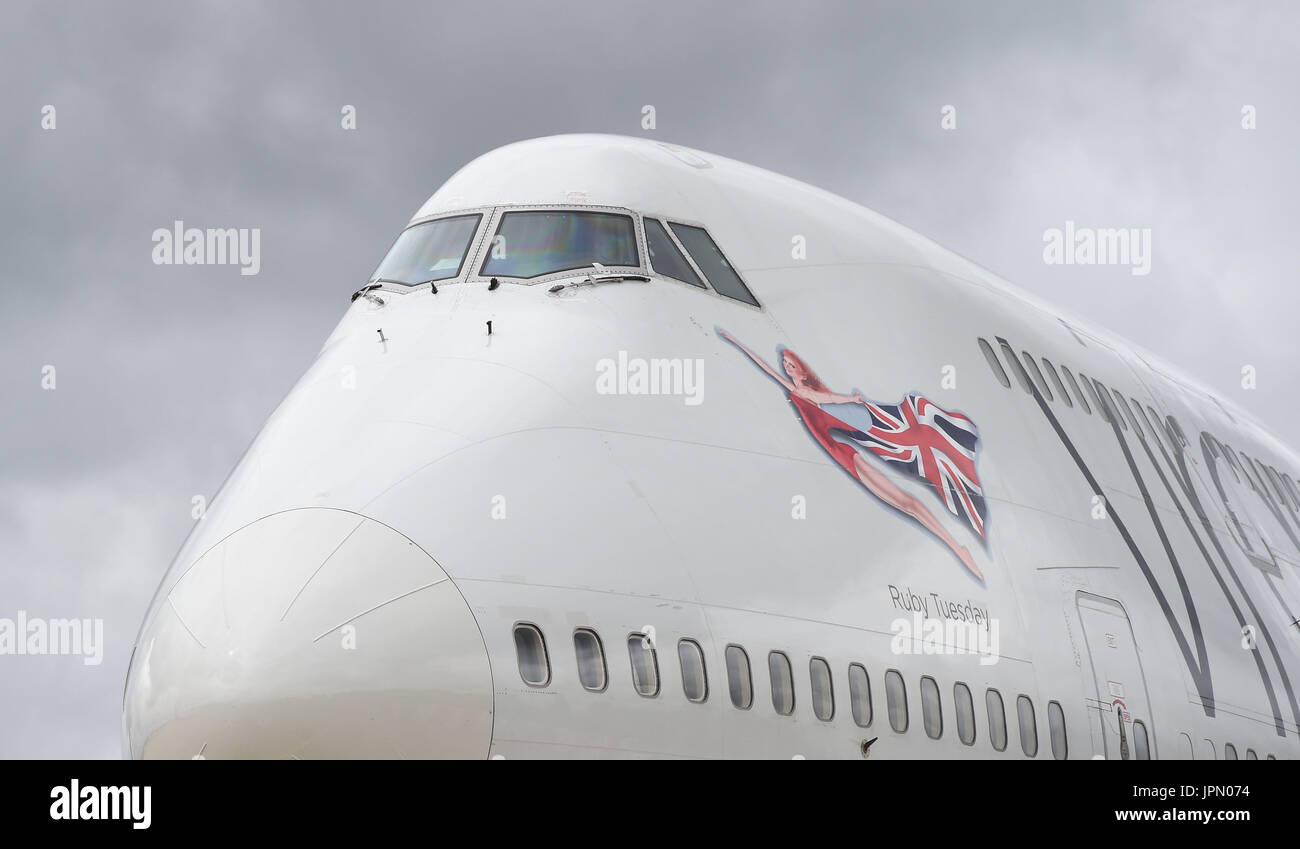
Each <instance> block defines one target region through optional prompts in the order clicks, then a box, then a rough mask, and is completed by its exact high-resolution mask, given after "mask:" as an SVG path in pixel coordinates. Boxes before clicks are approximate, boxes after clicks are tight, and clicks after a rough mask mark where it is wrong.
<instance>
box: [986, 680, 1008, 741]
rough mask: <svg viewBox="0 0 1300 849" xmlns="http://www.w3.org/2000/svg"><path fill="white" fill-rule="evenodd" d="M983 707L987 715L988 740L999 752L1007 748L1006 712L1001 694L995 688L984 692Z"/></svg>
mask: <svg viewBox="0 0 1300 849" xmlns="http://www.w3.org/2000/svg"><path fill="white" fill-rule="evenodd" d="M984 709H985V711H987V712H988V715H989V742H990V743H991V744H993V748H994V749H996V750H997V751H999V752H1005V751H1006V749H1007V712H1006V709H1005V708H1004V707H1003V706H1002V694H1001V693H999V692H998V691H997V690H986V691H985V692H984Z"/></svg>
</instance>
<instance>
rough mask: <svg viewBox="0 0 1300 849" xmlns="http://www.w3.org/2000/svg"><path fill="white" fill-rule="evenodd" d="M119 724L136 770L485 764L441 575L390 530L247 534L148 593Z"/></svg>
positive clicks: (271, 526)
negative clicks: (251, 762)
mask: <svg viewBox="0 0 1300 849" xmlns="http://www.w3.org/2000/svg"><path fill="white" fill-rule="evenodd" d="M146 622H147V624H146V626H145V628H144V631H143V632H142V634H141V637H140V641H139V642H138V643H137V645H136V650H135V657H134V660H133V662H132V665H131V671H130V673H129V676H128V679H127V692H126V700H125V704H124V708H123V710H124V717H123V724H124V730H125V733H126V745H127V748H128V751H129V753H130V755H131V756H132V757H136V758H186V759H188V758H194V757H196V756H200V755H201V756H202V757H205V758H353V757H366V758H433V757H444V758H483V757H486V755H487V752H488V747H489V745H490V743H491V736H492V676H491V671H490V669H489V666H488V659H487V651H486V648H485V647H484V644H483V638H482V635H481V634H480V633H479V630H478V625H477V624H476V622H475V620H474V617H473V614H472V613H471V612H470V610H469V607H468V605H466V603H465V600H464V598H462V596H461V594H460V592H459V591H458V590H457V589H456V586H455V584H454V583H453V582H452V581H451V580H450V578H449V577H448V576H447V573H446V572H444V571H443V570H442V567H440V566H439V565H438V564H437V563H436V562H435V561H434V560H433V558H431V557H430V556H429V555H427V554H425V553H424V551H422V550H421V549H420V548H419V547H418V546H416V545H415V544H414V543H413V542H411V541H410V540H409V539H407V538H406V537H404V536H402V535H401V534H400V533H398V532H397V531H394V530H393V529H392V528H389V527H387V526H386V525H383V524H380V523H379V522H375V521H373V520H371V519H367V518H365V517H363V516H359V515H357V514H356V513H350V512H347V511H344V510H331V509H322V508H309V509H302V510H290V511H286V512H283V513H276V514H274V515H271V516H267V517H266V518H263V519H260V520H258V521H256V522H253V523H252V524H250V525H247V526H245V527H243V528H242V529H240V530H238V531H236V532H235V533H233V534H231V535H230V536H228V537H226V538H225V539H224V540H222V541H221V542H220V543H218V544H217V545H215V546H213V547H212V548H211V549H210V550H208V551H207V552H206V553H205V554H204V555H203V556H202V557H200V558H199V559H198V560H197V561H196V562H195V563H194V565H193V566H192V567H191V568H190V569H189V570H188V571H187V572H185V574H184V575H183V576H182V577H181V578H180V579H179V580H178V581H177V582H176V584H175V585H174V586H173V587H172V589H171V591H170V592H168V593H160V594H159V596H158V598H157V600H156V601H155V609H154V610H151V611H150V613H149V618H148V619H147V620H146Z"/></svg>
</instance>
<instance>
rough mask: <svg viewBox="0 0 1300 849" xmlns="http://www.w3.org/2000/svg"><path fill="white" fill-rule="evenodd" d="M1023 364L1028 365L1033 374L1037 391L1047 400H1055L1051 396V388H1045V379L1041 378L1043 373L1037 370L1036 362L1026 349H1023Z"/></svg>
mask: <svg viewBox="0 0 1300 849" xmlns="http://www.w3.org/2000/svg"><path fill="white" fill-rule="evenodd" d="M1023 353H1024V357H1025V365H1026V366H1028V367H1029V373H1030V374H1031V375H1033V376H1034V385H1036V386H1037V387H1038V392H1039V394H1041V395H1042V396H1043V397H1044V398H1046V399H1047V400H1048V401H1053V400H1055V399H1054V398H1053V397H1052V390H1050V389H1048V388H1047V381H1045V380H1043V373H1042V372H1041V371H1039V370H1038V364H1037V363H1035V362H1034V358H1033V357H1032V356H1031V355H1030V353H1029V352H1028V351H1024V352H1023Z"/></svg>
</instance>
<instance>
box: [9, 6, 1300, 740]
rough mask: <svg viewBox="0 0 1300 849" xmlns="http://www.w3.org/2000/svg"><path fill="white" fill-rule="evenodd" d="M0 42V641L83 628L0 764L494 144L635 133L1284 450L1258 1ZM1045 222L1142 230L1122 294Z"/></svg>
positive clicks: (110, 656)
mask: <svg viewBox="0 0 1300 849" xmlns="http://www.w3.org/2000/svg"><path fill="white" fill-rule="evenodd" d="M742 10H743V11H742ZM0 20H2V21H3V26H0V80H3V84H2V85H0V154H2V155H0V185H3V192H2V193H0V260H2V264H0V283H2V285H3V301H2V303H3V308H0V397H3V399H4V403H3V407H0V618H4V617H10V618H12V617H14V616H16V614H17V611H18V610H26V611H28V612H29V614H30V615H32V616H41V617H45V618H63V617H100V618H103V620H104V623H105V638H104V639H105V645H104V660H103V663H102V664H100V665H98V666H86V665H84V664H83V663H82V661H81V660H80V659H78V658H75V657H57V658H50V657H12V656H0V693H2V694H3V695H4V698H0V757H47V756H55V757H59V756H62V757H117V756H118V755H119V753H120V743H119V713H120V705H121V697H122V686H123V680H124V677H125V671H126V664H127V659H128V656H129V654H130V650H131V642H132V640H133V639H134V637H135V633H136V630H137V628H138V626H139V623H140V620H141V618H142V616H143V614H144V611H145V607H146V606H147V604H148V601H149V598H150V596H151V595H152V592H153V589H154V587H155V585H156V584H157V582H158V580H159V579H160V578H161V576H162V574H163V571H164V569H165V568H166V566H167V564H168V561H169V560H170V559H171V557H172V555H173V554H174V553H175V550H176V549H177V547H178V546H179V545H180V543H181V541H182V540H183V539H184V537H185V535H186V534H187V533H188V531H189V528H190V526H191V524H192V521H193V520H192V519H191V512H190V511H191V499H192V498H193V497H194V496H195V495H210V494H211V493H212V492H213V491H214V490H215V489H216V488H217V487H218V486H219V485H220V483H221V481H222V479H223V478H224V477H225V474H226V473H227V472H228V471H229V469H230V468H231V466H233V464H234V463H235V461H236V460H237V459H238V457H239V455H240V453H241V452H242V451H243V449H244V448H245V447H246V445H247V444H248V442H249V441H250V440H251V438H252V437H253V436H254V434H255V433H256V432H257V430H258V428H259V427H260V425H261V424H262V422H263V420H264V419H265V418H266V416H267V415H268V414H269V413H270V411H271V410H272V409H273V408H274V406H275V405H276V404H277V403H278V402H279V400H280V399H281V398H282V397H283V395H284V393H285V392H286V391H287V390H288V389H289V387H290V386H291V385H292V384H293V382H294V381H295V380H296V378H297V377H298V376H299V375H300V374H301V373H302V372H303V371H304V370H305V368H306V367H307V365H308V364H309V363H310V362H311V360H312V358H313V356H314V355H315V353H316V351H317V350H318V349H319V347H320V344H321V342H322V341H323V340H324V338H325V336H326V335H327V334H328V333H329V331H330V330H331V328H332V327H333V325H334V324H335V322H336V321H337V320H338V318H339V317H340V316H341V315H342V313H343V311H344V310H345V308H346V307H347V304H348V296H349V294H350V293H351V292H352V291H353V290H354V289H355V288H356V287H357V286H358V285H359V284H360V283H362V282H364V280H365V279H366V276H367V275H368V274H369V273H370V272H371V271H372V270H373V268H374V266H375V264H376V263H377V261H378V260H379V258H380V256H381V255H382V253H383V252H384V250H385V249H386V248H387V247H388V245H389V244H390V242H391V240H392V239H393V237H394V236H395V235H396V233H397V232H398V231H399V229H400V228H401V226H402V225H403V223H404V222H405V221H406V220H407V218H408V217H409V216H410V215H411V214H412V212H414V210H415V209H416V208H417V207H418V206H419V205H420V204H421V202H423V201H424V200H425V198H426V197H428V195H430V194H432V192H433V191H434V189H436V188H437V186H438V185H439V184H440V183H441V182H442V181H443V180H444V179H446V178H447V177H448V176H450V175H451V173H452V172H453V171H455V170H456V169H457V168H458V167H459V166H460V165H462V164H463V163H464V162H466V161H468V160H469V159H471V158H473V157H474V156H476V155H477V154H479V153H481V152H484V151H486V150H489V149H491V148H494V147H497V146H499V145H501V144H504V143H507V142H510V141H514V140H517V139H521V138H528V137H532V136H541V135H549V134H553V133H563V132H610V133H622V134H628V135H652V136H653V137H654V138H657V139H662V140H667V141H673V142H678V143H681V144H685V145H689V146H692V147H697V148H702V149H704V150H708V151H713V152H716V153H720V154H723V155H726V156H730V157H733V158H736V159H740V160H744V161H749V162H752V163H754V164H756V165H760V166H763V167H766V168H770V169H772V170H775V171H779V172H783V173H786V174H789V175H791V176H794V177H797V178H799V179H802V180H805V181H807V182H810V183H813V184H815V185H818V186H822V187H825V188H828V189H830V190H832V191H835V192H837V193H839V194H842V195H844V196H846V197H848V198H850V199H852V200H855V201H857V202H859V203H862V204H864V205H866V206H869V207H871V208H873V209H875V210H877V211H879V212H882V213H884V214H886V215H888V216H890V217H892V218H894V219H896V220H898V221H900V222H901V223H903V224H905V225H907V226H909V227H912V228H913V229H915V230H918V231H920V232H921V233H924V234H925V235H927V236H929V237H931V238H933V239H935V240H936V241H938V242H939V243H940V244H942V245H945V246H947V247H949V248H952V249H953V250H956V251H957V252H959V253H961V254H963V255H965V256H967V257H969V258H970V259H972V260H974V261H976V262H978V263H980V264H981V265H983V266H985V267H987V268H989V269H991V270H993V271H994V272H996V273H998V274H1000V275H1001V276H1003V277H1005V278H1007V279H1009V280H1011V281H1012V282H1014V283H1016V284H1018V285H1020V286H1023V287H1025V288H1027V289H1029V290H1031V291H1033V292H1035V293H1036V294H1038V295H1040V296H1042V297H1044V298H1046V299H1047V300H1049V301H1054V302H1056V303H1058V304H1060V305H1062V306H1064V307H1066V308H1067V309H1068V310H1070V311H1073V312H1075V313H1076V314H1080V315H1083V316H1085V317H1086V318H1089V319H1091V320H1093V321H1094V322H1096V323H1098V324H1101V325H1103V326H1107V327H1110V328H1111V329H1112V330H1114V331H1116V332H1118V333H1119V334H1121V335H1123V336H1127V337H1128V338H1130V339H1133V340H1135V341H1137V342H1139V343H1140V344H1142V345H1143V346H1144V347H1146V348H1148V349H1150V350H1152V351H1154V352H1156V353H1157V354H1160V355H1162V356H1163V357H1165V358H1166V359H1168V360H1169V361H1171V362H1173V363H1175V364H1177V365H1180V366H1182V367H1184V368H1185V369H1186V370H1188V371H1189V372H1191V373H1192V374H1194V375H1196V376H1197V377H1199V378H1200V379H1201V380H1202V381H1203V382H1204V383H1206V384H1207V385H1209V386H1211V387H1212V388H1214V389H1215V390H1216V391H1218V392H1219V393H1221V394H1222V395H1223V396H1225V397H1228V398H1231V399H1232V400H1234V401H1236V402H1238V403H1240V404H1242V405H1243V406H1245V407H1246V408H1247V409H1249V410H1251V411H1253V412H1255V413H1256V414H1257V415H1258V416H1259V417H1260V418H1262V419H1263V420H1264V421H1265V422H1267V423H1269V424H1270V425H1271V426H1272V427H1273V428H1274V430H1275V431H1276V432H1278V433H1279V434H1280V435H1281V436H1282V437H1284V438H1285V439H1287V440H1289V441H1290V442H1292V443H1293V444H1296V443H1300V423H1298V421H1297V419H1296V418H1295V417H1294V414H1295V413H1296V411H1297V404H1296V402H1295V401H1294V400H1293V394H1294V393H1295V392H1296V390H1297V389H1300V375H1298V374H1297V370H1296V368H1295V365H1294V362H1295V357H1294V353H1295V343H1294V338H1295V332H1296V328H1295V316H1296V315H1297V312H1298V307H1300V288H1297V287H1296V286H1295V285H1293V281H1294V277H1295V261H1294V245H1295V244H1296V236H1295V233H1294V232H1293V230H1292V228H1294V227H1296V226H1297V225H1300V213H1297V210H1296V206H1295V201H1296V199H1297V198H1300V157H1297V156H1296V150H1297V149H1300V110H1297V108H1296V97H1295V96H1296V94H1297V84H1296V80H1300V53H1298V52H1297V50H1296V40H1297V33H1300V27H1298V26H1297V25H1298V24H1300V7H1297V6H1296V5H1295V4H1292V3H1278V4H1276V5H1270V4H1264V3H1252V4H1248V5H1239V4H1234V5H1229V4H1227V3H1222V4H1211V3H1191V2H1172V3H1164V4H1157V3H1142V4H1131V3H1113V4H1112V3H1098V2H1090V3H1087V4H1078V3H1075V2H1064V3H1059V4H1057V3H1048V2H1043V0H1034V2H1025V3H1010V2H998V3H992V2H988V3H979V2H969V0H966V1H965V2H953V3H915V2H912V3H865V2H853V3H844V4H831V3H806V4H805V3H799V4H795V3H774V2H746V3H743V4H741V3H736V2H723V3H709V2H705V1H704V0H687V1H686V2H677V0H660V2H653V3H649V2H626V3H625V2H608V0H602V2H595V0H589V2H570V1H569V0H546V2H540V3H539V2H514V1H513V0H503V2H500V3H482V2H467V3H453V2H447V1H446V0H438V2H431V3H420V4H415V3H385V2H378V3H376V2H367V3H365V4H361V3H356V4H343V3H290V2H276V3H264V4H251V3H230V2H221V3H211V4H207V3H189V2H165V3H145V2H123V3H116V4H99V3H59V2H45V3H39V4H27V3H21V2H8V3H6V4H5V5H4V8H3V11H0ZM344 104H352V105H354V106H355V107H356V112H357V129H356V130H355V131H345V130H343V129H342V128H341V126H340V109H341V108H342V107H343V105H344ZM646 104H651V105H654V106H655V108H656V112H657V128H656V129H655V130H654V131H653V133H646V132H645V131H643V130H642V129H641V109H642V106H644V105H646ZM46 105H52V106H54V107H55V112H54V117H55V128H54V129H42V126H41V122H42V109H43V107H45V106H46ZM945 105H952V106H954V107H955V108H956V116H957V127H956V129H955V130H944V129H942V128H941V127H940V118H941V114H940V111H941V109H942V108H943V107H944V106H945ZM1245 105H1251V106H1253V107H1254V108H1255V112H1256V116H1257V118H1256V120H1257V128H1256V129H1254V130H1245V129H1243V128H1242V108H1243V106H1245ZM176 219H181V220H184V221H185V222H187V223H188V224H190V225H192V226H198V227H259V228H261V231H262V268H261V273H260V274H259V275H257V276H241V275H240V274H239V273H238V270H237V269H236V268H234V267H228V266H227V267H211V266H207V267H204V266H179V267H176V266H155V265H154V264H153V263H152V261H151V250H152V247H153V245H152V242H151V234H152V232H153V231H154V229H156V228H159V227H169V226H170V225H171V222H172V221H174V220H176ZM1066 220H1073V221H1075V222H1077V223H1079V224H1080V225H1081V226H1092V227H1149V228H1151V231H1152V244H1153V263H1152V271H1151V273H1150V274H1149V275H1148V276H1145V277H1134V276H1132V275H1131V274H1130V273H1129V272H1128V270H1127V269H1125V268H1114V267H1111V268H1105V267H1095V268H1081V267H1071V268H1064V267H1049V266H1046V265H1044V263H1043V260H1042V249H1043V233H1044V231H1045V230H1046V229H1048V228H1051V227H1061V226H1063V224H1064V222H1065V221H1066ZM1247 364H1249V365H1253V366H1254V367H1255V368H1256V369H1257V374H1258V389H1256V390H1254V391H1244V390H1242V389H1241V386H1240V374H1241V369H1242V366H1243V365H1247ZM50 365H52V366H54V367H55V372H54V375H55V379H56V383H55V388H54V389H53V390H49V389H43V388H42V373H43V372H42V370H43V369H44V368H45V367H46V366H50ZM14 696H16V697H14Z"/></svg>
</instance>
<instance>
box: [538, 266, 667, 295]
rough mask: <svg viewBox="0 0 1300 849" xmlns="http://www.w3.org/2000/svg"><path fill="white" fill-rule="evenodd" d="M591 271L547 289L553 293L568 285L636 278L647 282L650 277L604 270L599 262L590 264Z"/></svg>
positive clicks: (592, 284)
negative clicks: (579, 278) (583, 275)
mask: <svg viewBox="0 0 1300 849" xmlns="http://www.w3.org/2000/svg"><path fill="white" fill-rule="evenodd" d="M591 267H592V269H593V270H592V273H590V274H588V275H587V276H586V277H584V278H582V279H581V280H574V281H571V282H569V283H557V284H555V285H554V286H552V287H551V288H550V289H549V290H548V291H549V292H551V293H555V292H558V291H560V290H561V289H564V288H566V287H568V286H594V285H596V284H597V283H618V282H620V281H623V280H638V281H640V282H642V283H649V282H650V278H649V277H647V276H646V275H644V274H630V273H627V272H622V271H606V270H605V266H603V265H601V264H600V263H599V262H593V263H592V264H591Z"/></svg>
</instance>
